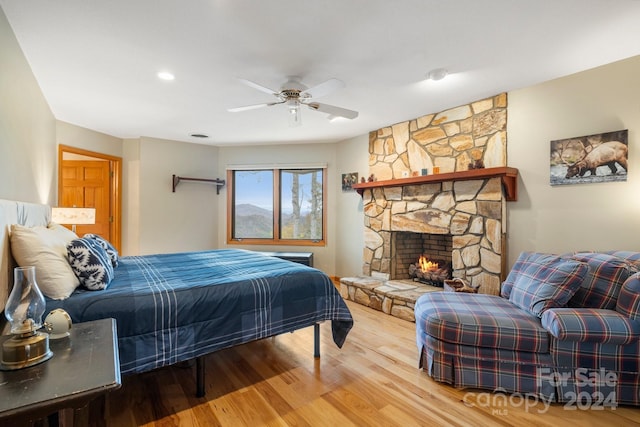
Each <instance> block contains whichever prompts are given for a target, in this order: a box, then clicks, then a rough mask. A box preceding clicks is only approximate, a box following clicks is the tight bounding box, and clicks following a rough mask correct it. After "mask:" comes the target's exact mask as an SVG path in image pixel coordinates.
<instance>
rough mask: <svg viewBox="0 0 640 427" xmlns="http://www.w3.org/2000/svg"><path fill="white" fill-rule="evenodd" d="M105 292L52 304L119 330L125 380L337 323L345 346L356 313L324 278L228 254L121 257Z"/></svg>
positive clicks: (262, 258) (274, 261)
mask: <svg viewBox="0 0 640 427" xmlns="http://www.w3.org/2000/svg"><path fill="white" fill-rule="evenodd" d="M119 261H120V262H119V266H118V267H117V268H116V269H115V277H114V279H113V281H112V282H111V283H110V284H109V286H108V288H107V289H105V290H102V291H88V290H84V289H77V290H76V291H75V292H74V293H73V294H72V295H71V296H70V297H69V298H68V299H66V300H62V301H56V300H50V299H48V300H47V311H49V310H53V309H55V308H62V309H64V310H66V311H67V312H68V313H69V314H70V315H71V318H72V319H73V321H74V322H86V321H89V320H95V319H101V318H106V317H112V318H115V319H116V321H117V326H118V346H119V352H120V367H121V372H122V373H123V374H127V373H136V372H144V371H148V370H151V369H155V368H158V367H161V366H165V365H171V364H174V363H176V362H180V361H183V360H188V359H192V358H194V357H198V356H202V355H204V354H207V353H210V352H213V351H216V350H220V349H222V348H226V347H231V346H234V345H238V344H242V343H246V342H249V341H254V340H258V339H261V338H266V337H270V336H274V335H278V334H281V333H284V332H291V331H294V330H296V329H300V328H304V327H307V326H311V325H313V324H315V323H317V322H321V321H324V320H330V321H331V322H332V326H331V327H332V333H333V340H334V342H335V343H336V345H337V346H338V347H342V345H343V343H344V341H345V339H346V337H347V334H348V332H349V330H350V329H351V327H352V326H353V319H352V317H351V313H350V312H349V309H348V308H347V306H346V304H345V302H344V300H343V299H342V297H341V296H340V294H339V293H338V291H337V290H336V288H335V286H334V285H333V283H332V281H331V279H330V278H329V277H328V276H327V275H326V274H324V273H322V272H321V271H319V270H317V269H314V268H311V267H307V266H304V265H301V264H296V263H293V262H290V261H285V260H281V259H278V258H273V257H269V256H266V255H262V254H259V253H255V252H251V251H245V250H239V249H222V250H212V251H201V252H186V253H176V254H158V255H146V256H131V257H122V258H120V260H119Z"/></svg>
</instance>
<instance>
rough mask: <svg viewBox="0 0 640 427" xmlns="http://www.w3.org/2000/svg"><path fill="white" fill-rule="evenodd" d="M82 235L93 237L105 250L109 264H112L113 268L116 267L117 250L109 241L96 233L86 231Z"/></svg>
mask: <svg viewBox="0 0 640 427" xmlns="http://www.w3.org/2000/svg"><path fill="white" fill-rule="evenodd" d="M82 237H84V238H85V239H93V240H95V241H96V242H98V243H99V244H100V246H102V248H103V249H104V250H105V251H106V252H107V255H108V256H109V259H110V260H111V265H112V266H113V268H116V267H117V266H118V257H119V254H118V251H117V250H116V248H114V247H113V245H112V244H111V243H109V241H108V240H106V239H105V238H103V237H102V236H98V235H97V234H91V233H87V234H85V235H84V236H82Z"/></svg>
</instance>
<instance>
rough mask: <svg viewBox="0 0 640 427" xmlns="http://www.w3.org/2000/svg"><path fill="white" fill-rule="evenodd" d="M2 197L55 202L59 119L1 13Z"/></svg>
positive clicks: (0, 147)
mask: <svg viewBox="0 0 640 427" xmlns="http://www.w3.org/2000/svg"><path fill="white" fill-rule="evenodd" d="M0 64H2V65H0V198H3V199H11V200H22V201H25V202H33V203H54V202H55V198H56V194H57V190H56V169H55V165H56V162H57V151H56V141H55V135H56V129H55V119H54V117H53V114H52V113H51V110H50V108H49V105H48V104H47V101H46V100H45V99H44V96H43V95H42V92H41V91H40V87H39V86H38V83H37V82H36V80H35V77H34V76H33V73H32V72H31V68H30V67H29V64H28V63H27V61H26V59H25V57H24V54H23V53H22V50H21V49H20V47H19V45H18V42H17V40H16V38H15V36H14V34H13V31H12V30H11V27H10V26H9V23H8V22H7V19H6V17H5V15H4V12H3V11H2V9H0Z"/></svg>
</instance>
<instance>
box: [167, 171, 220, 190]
mask: <svg viewBox="0 0 640 427" xmlns="http://www.w3.org/2000/svg"><path fill="white" fill-rule="evenodd" d="M172 181H173V192H174V193H175V192H176V187H177V186H178V184H180V181H199V182H213V183H214V184H216V194H220V187H223V186H224V184H225V180H224V179H219V178H216V179H209V178H187V177H185V176H178V175H173V180H172Z"/></svg>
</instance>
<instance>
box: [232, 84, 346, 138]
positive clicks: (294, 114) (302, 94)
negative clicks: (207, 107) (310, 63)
mask: <svg viewBox="0 0 640 427" xmlns="http://www.w3.org/2000/svg"><path fill="white" fill-rule="evenodd" d="M238 80H240V81H241V82H242V83H244V84H246V85H247V86H249V87H252V88H254V89H257V90H259V91H261V92H265V93H268V94H269V95H273V96H275V97H276V98H277V101H273V102H265V103H262V104H254V105H246V106H244V107H235V108H229V109H228V111H230V112H232V113H237V112H239V111H247V110H253V109H256V108H262V107H271V106H273V105H278V104H285V105H286V106H287V108H288V110H289V125H290V126H300V125H301V124H302V117H301V115H300V106H302V105H306V106H307V107H309V108H310V109H312V110H316V111H320V112H322V113H327V114H329V118H330V119H333V118H335V117H343V118H345V119H355V118H356V117H358V112H357V111H353V110H347V109H346V108H341V107H336V106H334V105H329V104H321V103H319V102H315V101H314V99H315V98H320V97H322V96H325V95H328V94H329V93H331V92H333V91H334V90H336V89H340V88H343V87H344V83H343V82H342V81H340V80H338V79H334V78H332V79H329V80H327V81H325V82H323V83H320V84H318V85H316V86H313V87H311V88H309V87H307V86H305V85H304V84H303V83H302V82H301V81H300V78H299V77H295V76H293V77H289V79H288V80H287V81H286V82H285V83H284V84H283V85H282V87H281V88H280V90H279V91H276V90H273V89H269V88H268V87H265V86H262V85H260V84H258V83H255V82H252V81H251V80H246V79H238Z"/></svg>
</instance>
